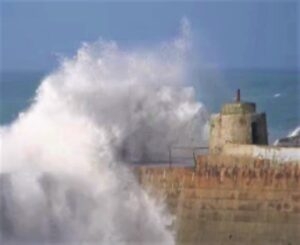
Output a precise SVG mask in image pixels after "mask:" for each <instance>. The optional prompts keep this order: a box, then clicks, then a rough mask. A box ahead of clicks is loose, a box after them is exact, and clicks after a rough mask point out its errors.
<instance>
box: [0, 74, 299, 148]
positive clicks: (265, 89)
mask: <svg viewBox="0 0 300 245" xmlns="http://www.w3.org/2000/svg"><path fill="white" fill-rule="evenodd" d="M46 75H48V73H47V72H45V71H14V72H2V73H1V82H0V89H1V90H0V92H1V101H0V102H1V104H0V124H1V125H7V124H10V123H11V122H13V121H14V120H15V119H16V118H17V117H18V116H19V115H20V113H22V112H23V111H24V110H26V109H27V108H28V107H29V105H30V104H31V103H32V102H33V99H34V96H35V93H36V90H37V88H38V86H39V85H40V83H41V81H42V79H43V78H44V77H45V76H46ZM299 79H300V78H299V71H280V70H221V71H217V70H201V71H199V72H198V74H197V75H196V76H194V77H193V78H192V79H191V81H189V84H190V86H193V87H194V88H195V91H196V97H197V99H198V101H200V102H201V103H203V104H204V106H205V107H206V109H207V110H208V112H209V113H217V112H219V111H220V108H221V106H222V104H224V103H226V102H230V101H233V100H234V97H235V92H236V90H237V89H238V88H240V89H241V94H242V100H244V101H250V102H255V103H256V105H257V110H258V111H264V112H266V113H267V122H268V128H269V130H268V133H269V141H270V143H273V142H274V141H275V140H276V139H277V138H280V137H284V136H286V135H288V134H289V133H291V132H292V131H293V130H294V129H295V128H297V127H298V126H299V125H300V80H299Z"/></svg>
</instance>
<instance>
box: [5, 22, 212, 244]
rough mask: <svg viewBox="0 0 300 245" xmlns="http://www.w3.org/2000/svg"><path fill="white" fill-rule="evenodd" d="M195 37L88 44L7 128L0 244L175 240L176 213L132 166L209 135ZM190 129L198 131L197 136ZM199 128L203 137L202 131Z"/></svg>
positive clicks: (184, 29)
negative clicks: (132, 44)
mask: <svg viewBox="0 0 300 245" xmlns="http://www.w3.org/2000/svg"><path fill="white" fill-rule="evenodd" d="M191 52H192V38H191V32H190V28H189V23H188V22H187V20H183V21H182V24H181V30H180V34H179V35H178V36H177V37H175V38H173V39H171V40H168V41H166V42H163V43H161V44H157V45H153V46H152V47H150V48H149V47H148V48H142V47H139V48H130V49H129V48H127V49H126V48H122V47H119V46H118V44H117V43H116V42H114V41H105V40H99V41H97V42H95V43H84V44H83V45H82V47H81V48H80V49H79V50H78V51H77V54H76V55H74V57H71V58H63V59H62V60H61V64H60V66H59V67H58V68H57V69H56V70H54V71H53V72H52V73H51V74H49V75H48V76H46V77H45V78H44V79H43V80H42V81H41V84H40V86H39V88H38V90H37V91H36V95H35V99H34V102H33V103H32V105H31V106H30V107H29V108H28V109H27V110H26V111H24V112H22V113H21V114H20V115H19V117H18V119H17V120H15V121H14V122H13V123H12V124H10V125H8V126H3V127H1V129H0V134H1V148H0V149H1V152H0V153H1V173H0V181H1V193H0V194H1V199H0V213H1V222H0V230H1V241H2V242H1V244H24V243H26V244H53V243H63V244H106V245H109V244H163V245H168V244H170V245H171V244H174V243H175V242H174V237H175V234H174V231H172V230H171V229H170V227H171V226H172V222H173V217H172V216H171V215H170V214H169V213H168V211H167V209H166V207H165V205H164V203H163V202H158V201H157V200H153V199H151V198H150V197H149V196H148V194H147V193H146V192H145V191H144V190H143V189H141V188H140V186H139V185H138V183H137V181H136V179H135V177H134V175H133V173H132V172H131V170H130V168H129V167H128V165H129V164H130V162H133V161H134V162H141V163H143V162H147V161H149V160H151V159H164V158H166V157H167V154H168V148H169V147H172V146H174V145H201V144H204V143H206V141H207V121H208V114H207V112H206V110H205V108H204V106H203V105H202V104H201V103H199V102H197V101H196V99H195V92H194V89H193V88H191V87H187V86H186V83H187V79H188V72H189V54H190V53H191ZM191 135H193V137H191ZM195 136H196V137H195Z"/></svg>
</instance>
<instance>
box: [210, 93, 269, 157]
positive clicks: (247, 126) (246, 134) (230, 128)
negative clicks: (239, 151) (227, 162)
mask: <svg viewBox="0 0 300 245" xmlns="http://www.w3.org/2000/svg"><path fill="white" fill-rule="evenodd" d="M267 132H268V131H267V119H266V114H265V113H257V112H256V104H255V103H251V102H243V101H241V96H240V90H238V91H237V96H236V101H235V102H233V103H228V104H225V105H223V107H222V109H221V112H220V113H219V114H216V115H213V116H212V117H211V122H210V141H209V150H210V153H212V154H220V153H222V148H223V146H224V145H225V144H227V143H232V144H256V145H267V144H268V133H267Z"/></svg>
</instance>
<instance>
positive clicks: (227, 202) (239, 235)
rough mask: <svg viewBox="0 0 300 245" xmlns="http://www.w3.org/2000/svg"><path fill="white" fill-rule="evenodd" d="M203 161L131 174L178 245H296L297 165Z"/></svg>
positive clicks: (299, 238) (299, 236) (299, 235)
mask: <svg viewBox="0 0 300 245" xmlns="http://www.w3.org/2000/svg"><path fill="white" fill-rule="evenodd" d="M208 157H209V156H199V157H198V159H197V165H196V167H195V168H183V167H182V168H181V167H176V168H168V167H139V168H137V169H136V171H137V176H138V178H139V181H140V183H141V185H142V186H143V187H144V188H145V189H146V190H147V191H148V192H149V193H150V195H152V196H154V197H156V198H163V199H165V201H166V203H167V206H168V208H169V210H170V212H171V213H172V214H174V215H175V217H176V219H175V221H174V224H173V227H172V229H174V230H175V231H176V234H177V238H176V239H177V243H178V244H186V245H187V244H205V245H210V244H214V245H216V244H222V245H227V244H239V245H248V244H249V245H250V244H256V245H258V244H261V245H262V244H263V245H268V244H270V245H271V244H272V245H274V244H275V245H276V244H278V245H279V244H286V245H296V244H300V232H299V231H300V166H299V164H297V163H290V164H285V165H284V166H283V165H272V164H270V162H268V161H261V160H257V161H252V162H249V161H247V159H246V158H245V159H244V162H248V164H240V165H237V164H235V163H234V160H233V159H230V157H228V156H227V163H226V164H224V163H223V162H222V163H221V162H219V161H218V159H214V160H215V163H216V164H211V163H208ZM249 159H250V158H249ZM249 159H248V160H249ZM210 160H213V159H212V158H210ZM219 160H220V159H219ZM230 160H232V161H230ZM239 162H241V159H239Z"/></svg>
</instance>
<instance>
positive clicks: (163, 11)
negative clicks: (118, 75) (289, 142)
mask: <svg viewBox="0 0 300 245" xmlns="http://www.w3.org/2000/svg"><path fill="white" fill-rule="evenodd" d="M182 17H187V18H188V19H189V21H190V23H191V26H192V29H193V32H194V35H195V37H196V38H195V42H196V46H197V47H198V48H197V50H196V52H199V59H200V57H201V60H202V63H204V64H205V65H207V66H216V67H220V68H246V69H249V68H261V69H264V68H268V69H269V68H272V69H295V68H297V69H299V67H300V65H299V62H298V57H299V55H300V51H299V48H298V47H297V45H298V43H299V32H300V31H299V26H297V25H298V23H300V19H299V18H300V17H299V4H297V1H254V2H250V1H249V2H245V1H228V2H226V1H225V2H224V1H215V2H205V1H204V2H203V1H202V2H199V1H198V2H188V3H182V2H181V3H180V2H161V1H157V2H155V1H152V2H151V1H150V2H148V3H137V2H131V3H130V2H125V3H124V2H123V3H122V2H119V3H118V2H114V3H103V2H102V3H101V2H95V1H94V2H89V3H84V2H68V1H63V2H60V1H56V2H52V3H51V2H49V1H48V2H46V3H41V2H40V3H39V2H25V3H22V2H11V1H10V2H8V1H7V2H3V1H2V3H1V61H2V62H1V63H2V64H1V68H2V70H28V69H29V70H49V69H52V68H53V67H55V66H57V56H56V55H55V54H57V53H58V54H61V55H66V56H70V55H73V54H74V53H75V52H76V50H77V49H78V47H80V44H81V43H82V42H83V41H95V40H97V39H98V38H99V37H102V38H104V39H106V40H111V39H113V40H116V41H117V42H118V43H119V45H120V46H124V47H127V46H135V45H151V44H152V43H157V42H160V41H166V40H168V39H170V38H172V37H174V36H175V35H176V33H177V32H178V29H179V23H180V20H181V18H182Z"/></svg>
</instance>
